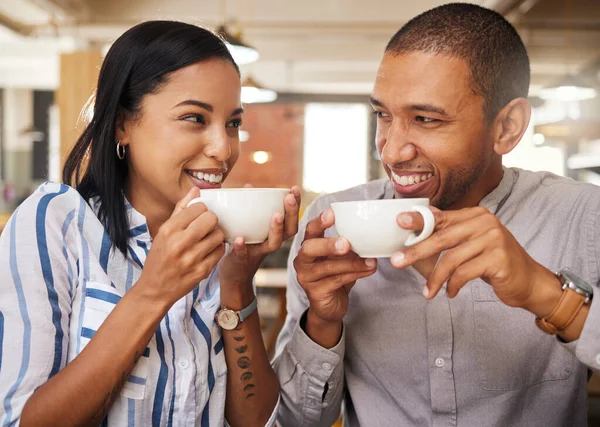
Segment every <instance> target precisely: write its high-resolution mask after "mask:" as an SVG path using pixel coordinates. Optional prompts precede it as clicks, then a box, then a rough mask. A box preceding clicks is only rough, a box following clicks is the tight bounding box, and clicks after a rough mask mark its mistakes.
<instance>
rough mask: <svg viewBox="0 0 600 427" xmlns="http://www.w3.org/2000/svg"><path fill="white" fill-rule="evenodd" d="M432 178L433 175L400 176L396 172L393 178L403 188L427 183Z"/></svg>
mask: <svg viewBox="0 0 600 427" xmlns="http://www.w3.org/2000/svg"><path fill="white" fill-rule="evenodd" d="M432 176H433V174H432V173H425V174H414V175H403V176H398V175H396V174H395V173H394V172H392V178H393V179H394V181H395V182H396V183H397V184H400V185H402V186H406V185H414V184H419V183H421V182H423V181H427V180H428V179H430V178H431V177H432Z"/></svg>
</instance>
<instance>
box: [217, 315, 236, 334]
mask: <svg viewBox="0 0 600 427" xmlns="http://www.w3.org/2000/svg"><path fill="white" fill-rule="evenodd" d="M217 322H218V323H219V326H220V327H221V328H223V329H226V330H228V331H230V330H232V329H235V327H236V326H237V325H238V323H239V319H238V316H237V314H235V312H233V311H231V310H221V311H219V313H218V314H217Z"/></svg>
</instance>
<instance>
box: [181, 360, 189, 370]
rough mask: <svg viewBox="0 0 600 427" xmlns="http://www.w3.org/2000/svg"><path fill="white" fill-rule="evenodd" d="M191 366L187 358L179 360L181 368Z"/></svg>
mask: <svg viewBox="0 0 600 427" xmlns="http://www.w3.org/2000/svg"><path fill="white" fill-rule="evenodd" d="M189 366H190V362H188V361H187V359H180V360H179V367H180V368H181V369H187V368H188V367H189Z"/></svg>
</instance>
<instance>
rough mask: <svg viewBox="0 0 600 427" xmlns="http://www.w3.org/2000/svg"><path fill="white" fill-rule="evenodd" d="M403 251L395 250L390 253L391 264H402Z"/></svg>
mask: <svg viewBox="0 0 600 427" xmlns="http://www.w3.org/2000/svg"><path fill="white" fill-rule="evenodd" d="M404 258H405V256H404V253H403V252H396V253H395V254H394V255H392V258H391V261H392V265H400V264H402V262H404Z"/></svg>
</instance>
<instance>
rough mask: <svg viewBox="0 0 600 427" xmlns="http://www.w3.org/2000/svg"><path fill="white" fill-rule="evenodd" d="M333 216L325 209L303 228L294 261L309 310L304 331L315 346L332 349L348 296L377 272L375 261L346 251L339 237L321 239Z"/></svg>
mask: <svg viewBox="0 0 600 427" xmlns="http://www.w3.org/2000/svg"><path fill="white" fill-rule="evenodd" d="M334 223H335V216H334V213H333V211H332V210H331V209H327V210H326V211H324V212H323V213H322V214H321V215H319V216H318V217H317V218H315V219H313V220H312V221H310V222H309V223H308V224H307V225H306V232H305V235H304V242H303V243H302V247H301V248H300V251H299V252H298V255H297V256H296V259H295V260H294V268H295V269H296V273H297V277H298V283H300V286H302V288H303V289H304V291H305V292H306V296H307V297H308V301H309V303H310V307H309V309H308V313H307V318H306V326H305V330H306V333H307V335H308V336H309V337H310V338H311V339H312V340H313V341H315V342H316V343H317V344H319V345H321V346H322V347H325V348H331V347H334V346H335V345H336V344H337V342H338V341H339V339H340V336H341V332H342V319H343V318H344V316H345V315H346V312H347V311H348V303H349V299H348V294H349V293H350V290H351V289H352V287H353V286H354V284H355V283H356V281H357V280H358V279H362V278H363V277H367V276H370V275H371V274H373V273H375V271H376V270H377V261H376V260H375V259H372V258H371V259H363V258H360V257H359V256H358V255H356V254H355V253H354V252H351V251H350V242H348V241H347V240H346V239H344V238H342V237H333V238H325V237H324V234H325V230H327V229H328V228H329V227H331V226H333V224H334Z"/></svg>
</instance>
